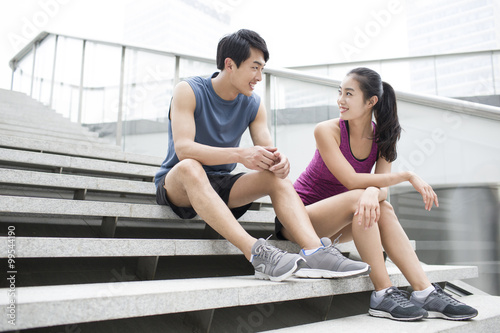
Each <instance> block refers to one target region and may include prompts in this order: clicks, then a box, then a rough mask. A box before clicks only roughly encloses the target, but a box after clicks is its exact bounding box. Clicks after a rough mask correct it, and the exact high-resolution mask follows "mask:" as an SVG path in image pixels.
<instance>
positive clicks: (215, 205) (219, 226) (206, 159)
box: [155, 30, 370, 281]
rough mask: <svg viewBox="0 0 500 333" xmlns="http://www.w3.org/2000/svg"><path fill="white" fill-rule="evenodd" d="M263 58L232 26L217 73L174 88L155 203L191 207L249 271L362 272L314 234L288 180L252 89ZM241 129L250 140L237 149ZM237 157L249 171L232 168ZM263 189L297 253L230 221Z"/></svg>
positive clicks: (259, 44)
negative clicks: (240, 256) (251, 268)
mask: <svg viewBox="0 0 500 333" xmlns="http://www.w3.org/2000/svg"><path fill="white" fill-rule="evenodd" d="M268 59H269V52H268V50H267V46H266V43H265V41H264V40H263V39H262V38H261V37H260V36H259V35H258V34H257V33H255V32H253V31H250V30H239V31H238V32H236V33H233V34H231V35H228V36H226V37H224V38H222V39H221V40H220V42H219V45H218V48H217V68H218V69H219V70H220V72H219V73H215V74H213V75H212V77H211V78H201V77H193V78H190V79H188V80H186V81H183V82H180V83H179V84H178V85H177V86H176V87H175V89H174V93H173V98H172V102H171V107H170V113H169V120H170V122H169V133H168V135H169V145H168V152H167V157H166V158H165V161H164V162H163V163H162V165H161V168H160V170H159V171H158V173H157V174H156V176H155V184H156V187H157V195H156V196H157V202H158V204H162V205H169V206H170V207H171V208H172V210H173V211H174V212H175V213H176V214H178V215H179V216H180V217H182V218H192V217H194V216H195V215H196V214H198V215H199V216H200V217H201V218H202V219H203V220H204V221H205V222H206V223H208V224H209V225H210V226H211V227H212V228H213V229H214V230H215V231H216V232H218V233H219V234H220V235H221V236H222V237H224V238H225V239H227V240H228V241H229V242H231V243H232V244H234V245H235V246H236V247H238V248H239V249H240V250H241V251H242V252H243V254H244V255H245V257H246V258H247V259H248V260H249V261H250V262H251V263H252V264H253V266H254V268H255V276H256V278H260V279H270V280H272V281H282V280H284V279H286V278H287V277H289V276H291V275H292V274H293V273H294V272H296V271H297V270H298V269H301V268H302V267H304V268H305V269H302V270H301V272H302V271H307V272H309V273H307V274H302V275H301V276H311V277H345V276H355V275H361V274H368V273H369V270H370V266H368V265H367V264H365V263H363V262H356V261H352V260H350V259H347V258H345V257H344V256H342V255H341V254H340V252H339V251H338V250H337V249H336V248H335V247H334V246H333V245H332V242H331V240H330V239H328V238H323V239H321V240H320V239H319V238H318V236H317V235H316V233H315V231H314V229H313V227H312V225H311V222H310V220H309V217H308V215H307V212H306V210H305V208H304V205H303V204H302V201H301V200H300V198H299V196H298V195H297V193H296V192H295V190H294V188H293V186H292V183H291V182H290V181H289V180H288V179H287V176H288V172H289V169H290V165H289V162H288V159H287V158H286V156H285V155H283V154H281V153H280V152H278V150H277V148H275V147H273V146H272V139H271V135H270V133H269V129H268V127H267V120H266V110H265V108H264V104H263V103H262V101H261V99H260V97H259V96H257V95H256V94H254V93H253V90H254V87H255V85H256V84H257V83H258V82H259V81H261V80H262V71H263V69H264V66H265V64H266V62H267V61H268ZM247 128H248V129H249V132H250V135H251V138H252V141H253V144H254V146H253V147H249V148H240V147H239V143H240V139H241V136H242V134H243V132H244V131H245V130H246V129H247ZM236 163H241V164H243V165H244V166H245V167H247V168H248V169H251V170H255V171H256V172H249V173H240V174H231V171H233V170H234V168H235V166H236ZM265 195H269V196H270V197H271V200H272V202H273V207H274V209H275V212H276V215H277V217H278V218H279V220H280V221H281V222H282V223H283V225H285V226H286V228H287V230H288V231H289V233H290V234H292V235H293V239H294V241H295V242H297V243H298V244H299V245H300V246H301V248H302V249H303V250H302V251H301V253H300V254H290V253H286V252H284V251H282V250H280V249H277V248H275V247H273V246H271V245H269V244H268V243H267V242H266V240H264V239H259V240H257V239H255V238H254V237H252V236H251V235H249V234H248V233H247V232H246V231H245V230H244V229H243V227H242V226H241V225H240V224H239V223H238V221H237V220H236V219H237V218H239V217H240V216H241V215H243V214H244V213H245V211H246V210H247V209H248V208H249V206H250V204H251V203H252V202H253V201H254V200H256V199H258V198H260V197H263V196H265Z"/></svg>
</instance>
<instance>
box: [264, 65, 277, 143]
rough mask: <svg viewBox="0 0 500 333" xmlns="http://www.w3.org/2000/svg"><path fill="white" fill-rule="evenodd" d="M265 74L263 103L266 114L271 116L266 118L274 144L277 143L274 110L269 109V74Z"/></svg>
mask: <svg viewBox="0 0 500 333" xmlns="http://www.w3.org/2000/svg"><path fill="white" fill-rule="evenodd" d="M265 75H266V80H265V83H266V86H265V88H264V96H262V97H263V98H264V105H265V106H266V111H267V114H270V113H271V112H272V114H271V117H269V120H268V123H269V124H268V126H269V127H270V130H271V133H272V135H273V142H274V145H277V142H276V140H277V137H276V110H272V111H271V74H265Z"/></svg>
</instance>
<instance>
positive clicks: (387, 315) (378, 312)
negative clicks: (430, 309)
mask: <svg viewBox="0 0 500 333" xmlns="http://www.w3.org/2000/svg"><path fill="white" fill-rule="evenodd" d="M368 314H369V315H370V316H373V317H378V318H389V319H392V320H397V321H416V320H421V319H423V318H424V316H418V317H411V318H399V317H394V316H393V315H391V314H390V313H389V312H386V311H381V310H374V309H370V310H368Z"/></svg>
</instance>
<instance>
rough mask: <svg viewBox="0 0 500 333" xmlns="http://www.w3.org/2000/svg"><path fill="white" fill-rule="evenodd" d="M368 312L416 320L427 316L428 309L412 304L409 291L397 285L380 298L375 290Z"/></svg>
mask: <svg viewBox="0 0 500 333" xmlns="http://www.w3.org/2000/svg"><path fill="white" fill-rule="evenodd" d="M368 313H369V314H370V315H371V316H374V317H381V318H389V319H393V320H399V321H415V320H420V319H422V318H425V317H427V311H425V310H424V309H422V308H421V307H418V306H415V305H414V304H412V303H411V302H410V301H409V300H408V293H406V292H404V291H401V290H399V289H398V288H396V287H390V288H389V289H387V290H386V292H385V294H384V296H382V297H380V298H377V297H375V292H372V295H371V297H370V310H368Z"/></svg>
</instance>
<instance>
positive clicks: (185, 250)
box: [0, 237, 415, 258]
mask: <svg viewBox="0 0 500 333" xmlns="http://www.w3.org/2000/svg"><path fill="white" fill-rule="evenodd" d="M7 241H8V238H7V237H0V249H1V250H0V258H7V254H8V251H7V250H8V242H7ZM15 242H16V249H17V251H16V257H17V258H72V257H142V256H199V255H203V256H207V255H209V256H217V255H241V254H242V253H241V251H240V250H239V249H238V248H237V247H236V246H234V245H233V244H231V243H229V242H228V241H227V240H223V239H130V238H129V239H119V238H60V237H16V239H15ZM268 242H269V243H270V244H272V245H274V246H276V247H278V248H280V249H282V250H285V251H287V252H289V253H298V252H299V251H300V247H299V246H298V245H297V244H295V243H292V242H289V241H277V240H269V241H268ZM412 245H413V246H414V245H415V242H412ZM337 248H338V249H339V250H340V251H341V252H342V253H357V250H356V246H355V245H354V242H352V241H351V242H348V243H343V244H338V245H337Z"/></svg>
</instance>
